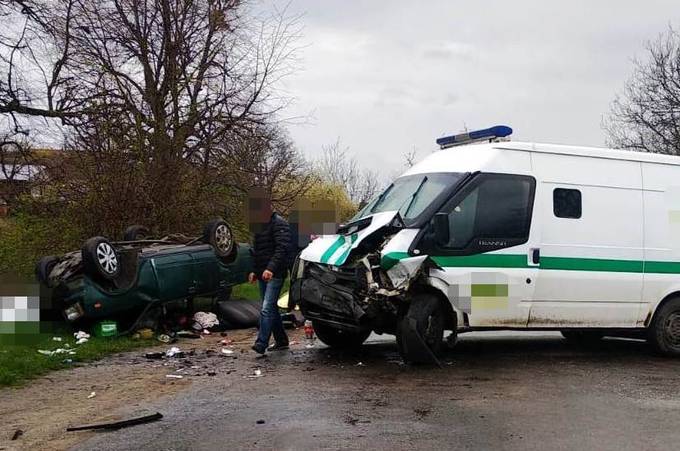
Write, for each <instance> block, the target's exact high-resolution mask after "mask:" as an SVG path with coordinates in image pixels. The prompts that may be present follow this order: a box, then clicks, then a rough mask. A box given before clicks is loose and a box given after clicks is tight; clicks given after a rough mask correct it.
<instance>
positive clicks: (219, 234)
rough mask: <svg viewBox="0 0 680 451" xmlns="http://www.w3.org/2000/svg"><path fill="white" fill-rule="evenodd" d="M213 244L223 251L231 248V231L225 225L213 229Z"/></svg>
mask: <svg viewBox="0 0 680 451" xmlns="http://www.w3.org/2000/svg"><path fill="white" fill-rule="evenodd" d="M215 244H216V245H217V247H218V248H219V249H220V250H221V251H223V252H226V251H228V250H229V249H230V248H231V232H230V231H229V228H228V227H227V226H226V225H224V224H222V225H219V226H218V227H217V229H216V230H215Z"/></svg>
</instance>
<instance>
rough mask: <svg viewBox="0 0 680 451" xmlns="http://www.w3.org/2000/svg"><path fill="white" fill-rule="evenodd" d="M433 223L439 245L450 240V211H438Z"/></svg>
mask: <svg viewBox="0 0 680 451" xmlns="http://www.w3.org/2000/svg"><path fill="white" fill-rule="evenodd" d="M432 225H433V227H434V239H435V241H436V242H437V244H439V245H443V244H446V243H448V242H449V215H448V213H441V212H440V213H436V214H435V215H434V218H433V221H432Z"/></svg>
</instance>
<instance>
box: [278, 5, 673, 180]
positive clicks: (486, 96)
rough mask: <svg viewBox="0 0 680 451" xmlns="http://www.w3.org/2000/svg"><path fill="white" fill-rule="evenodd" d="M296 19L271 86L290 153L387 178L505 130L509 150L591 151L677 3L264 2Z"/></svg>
mask: <svg viewBox="0 0 680 451" xmlns="http://www.w3.org/2000/svg"><path fill="white" fill-rule="evenodd" d="M270 3H271V4H273V5H274V6H277V7H279V8H280V7H283V6H285V5H288V12H289V13H290V14H303V17H302V18H301V23H302V25H303V36H302V38H301V40H300V41H299V44H300V47H301V49H300V51H299V53H298V58H299V59H300V69H299V70H298V71H297V72H295V73H294V74H293V75H292V76H290V77H289V78H287V79H286V80H285V82H284V84H283V86H282V87H283V88H284V89H285V91H286V92H287V93H288V95H290V96H292V97H293V98H294V103H293V105H292V106H290V107H289V108H288V109H287V110H286V112H285V116H287V117H291V118H294V117H304V118H305V120H304V121H300V120H298V121H293V123H292V124H291V125H289V130H290V133H291V135H292V137H293V139H294V140H295V142H296V143H297V145H298V147H299V148H300V150H301V151H303V152H304V153H305V154H306V155H307V156H309V157H311V158H314V157H315V156H317V155H318V154H319V153H320V152H321V149H322V146H324V145H328V144H331V143H334V142H335V141H336V140H337V139H338V138H339V139H340V140H341V143H342V144H343V146H345V147H347V148H349V151H350V152H351V153H353V154H354V155H356V156H357V158H358V160H359V162H360V164H361V165H362V166H364V167H367V168H371V169H375V170H378V171H380V173H381V174H383V175H385V176H387V175H388V174H394V173H395V172H397V173H398V172H399V171H400V170H401V169H403V163H404V158H403V155H404V154H406V153H408V152H411V151H413V150H414V149H415V150H416V151H417V154H416V155H417V158H418V159H420V158H423V157H424V156H426V155H427V154H429V153H430V152H432V151H434V150H437V146H436V145H435V139H436V138H438V137H440V136H444V135H447V134H454V133H458V132H461V131H463V130H464V129H465V128H466V127H467V129H469V130H474V129H479V128H486V127H488V126H491V125H497V124H506V125H509V126H511V127H512V128H513V129H514V131H515V133H514V134H513V136H512V139H513V140H515V141H537V142H549V143H561V144H575V145H588V146H604V145H605V144H606V136H605V133H604V131H603V130H602V119H603V117H604V115H605V114H606V113H607V111H608V110H609V105H610V103H611V101H612V100H613V99H614V97H615V95H616V94H617V93H619V92H621V90H622V88H623V85H624V83H625V81H626V80H627V79H628V78H629V76H630V75H631V73H632V69H633V62H632V60H633V58H634V57H640V58H643V59H644V56H645V42H646V41H648V40H654V39H656V37H657V36H658V35H659V34H660V33H661V32H664V31H665V30H667V29H668V27H669V25H671V24H674V25H676V26H678V27H680V8H678V4H677V0H645V1H644V2H641V1H639V0H618V1H614V0H597V1H594V0H570V1H568V2H557V1H554V0H553V1H546V0H543V1H538V0H535V1H534V0H513V1H507V0H505V1H501V0H498V1H476V2H470V1H465V2H463V1H456V0H449V1H444V0H428V1H408V0H392V1H378V0H292V1H290V0H285V1H284V0H281V1H278V0H270Z"/></svg>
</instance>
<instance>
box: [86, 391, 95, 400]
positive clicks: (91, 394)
mask: <svg viewBox="0 0 680 451" xmlns="http://www.w3.org/2000/svg"><path fill="white" fill-rule="evenodd" d="M95 396H97V393H96V392H92V393H90V394H89V395H87V399H92V398H94V397H95Z"/></svg>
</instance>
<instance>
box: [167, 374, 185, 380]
mask: <svg viewBox="0 0 680 451" xmlns="http://www.w3.org/2000/svg"><path fill="white" fill-rule="evenodd" d="M165 377H167V378H168V379H183V378H184V376H182V375H181V374H166V375H165Z"/></svg>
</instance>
